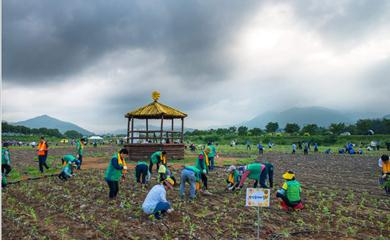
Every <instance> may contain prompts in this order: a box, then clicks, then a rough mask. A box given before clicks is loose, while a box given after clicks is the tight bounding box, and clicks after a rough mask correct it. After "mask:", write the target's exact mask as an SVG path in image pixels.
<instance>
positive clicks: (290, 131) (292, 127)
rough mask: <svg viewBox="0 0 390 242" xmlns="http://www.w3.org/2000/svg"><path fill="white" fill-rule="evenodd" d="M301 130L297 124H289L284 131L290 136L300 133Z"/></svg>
mask: <svg viewBox="0 0 390 242" xmlns="http://www.w3.org/2000/svg"><path fill="white" fill-rule="evenodd" d="M300 129H301V128H300V127H299V125H298V124H296V123H287V124H286V127H284V131H286V133H288V134H293V133H298V132H299V130H300Z"/></svg>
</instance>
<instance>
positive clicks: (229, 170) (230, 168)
mask: <svg viewBox="0 0 390 242" xmlns="http://www.w3.org/2000/svg"><path fill="white" fill-rule="evenodd" d="M235 169H236V166H233V165H231V166H229V168H228V170H227V171H228V172H232V171H234V170H235Z"/></svg>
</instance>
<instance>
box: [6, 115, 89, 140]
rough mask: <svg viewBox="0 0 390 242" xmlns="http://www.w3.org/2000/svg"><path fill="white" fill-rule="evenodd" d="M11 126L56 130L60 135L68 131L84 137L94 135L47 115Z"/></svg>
mask: <svg viewBox="0 0 390 242" xmlns="http://www.w3.org/2000/svg"><path fill="white" fill-rule="evenodd" d="M13 125H22V126H26V127H28V128H47V129H58V130H59V131H60V132H61V133H65V132H66V131H68V130H75V131H77V132H79V133H80V134H83V135H86V136H88V135H93V134H94V133H92V132H90V131H88V130H86V129H83V128H81V127H80V126H77V125H76V124H73V123H70V122H65V121H61V120H59V119H56V118H53V117H50V116H48V115H42V116H38V117H35V118H32V119H28V120H25V121H20V122H16V123H13Z"/></svg>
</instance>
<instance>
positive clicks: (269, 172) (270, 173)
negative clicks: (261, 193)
mask: <svg viewBox="0 0 390 242" xmlns="http://www.w3.org/2000/svg"><path fill="white" fill-rule="evenodd" d="M267 177H268V181H269V186H270V187H273V186H274V166H273V165H269V164H268V165H266V168H265V169H264V170H263V171H262V172H261V173H260V187H262V188H267V185H266V184H265V182H266V180H267ZM256 185H257V184H256Z"/></svg>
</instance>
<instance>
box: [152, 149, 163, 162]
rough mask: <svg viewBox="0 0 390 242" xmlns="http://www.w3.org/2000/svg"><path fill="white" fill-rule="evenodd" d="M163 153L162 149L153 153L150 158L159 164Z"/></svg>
mask: <svg viewBox="0 0 390 242" xmlns="http://www.w3.org/2000/svg"><path fill="white" fill-rule="evenodd" d="M161 154H162V152H161V151H156V152H154V153H153V154H152V156H151V157H150V159H151V160H152V163H153V164H157V163H158V162H159V161H160V160H161Z"/></svg>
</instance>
